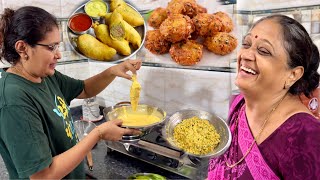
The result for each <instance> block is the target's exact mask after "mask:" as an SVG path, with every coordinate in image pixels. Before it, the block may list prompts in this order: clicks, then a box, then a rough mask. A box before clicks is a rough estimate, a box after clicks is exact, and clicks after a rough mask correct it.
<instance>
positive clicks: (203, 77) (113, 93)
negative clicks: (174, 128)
mask: <svg viewBox="0 0 320 180" xmlns="http://www.w3.org/2000/svg"><path fill="white" fill-rule="evenodd" d="M89 64H90V66H89V67H90V72H91V75H94V74H97V73H99V72H101V71H103V70H104V69H106V68H108V67H110V66H112V64H107V63H100V62H94V61H92V62H90V63H89ZM230 78H231V74H230V73H221V72H212V71H198V70H184V69H173V68H158V67H142V68H141V69H140V70H139V71H138V81H139V82H140V83H141V86H142V90H141V99H140V103H141V104H148V105H153V106H157V107H160V108H163V109H164V110H165V111H167V113H168V114H172V113H174V112H175V111H178V110H182V109H188V108H191V109H199V110H204V111H208V112H212V113H215V114H217V115H218V116H220V117H222V118H226V117H227V112H228V103H229V100H228V99H229V96H230V93H231V84H230V82H231V80H230ZM130 86H131V81H128V80H127V79H122V78H116V79H115V80H114V81H113V82H112V83H111V84H110V85H109V86H108V87H107V88H106V89H105V90H104V91H103V92H102V93H100V94H99V95H98V97H99V99H100V101H101V100H102V101H103V102H101V103H102V104H103V105H104V106H112V105H115V104H116V103H118V102H122V101H129V100H130V98H129V90H130Z"/></svg>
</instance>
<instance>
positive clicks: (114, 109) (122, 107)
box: [103, 102, 167, 141]
mask: <svg viewBox="0 0 320 180" xmlns="http://www.w3.org/2000/svg"><path fill="white" fill-rule="evenodd" d="M131 112H133V110H132V107H131V104H130V103H129V102H121V103H118V104H116V105H115V106H110V107H107V108H104V110H103V115H104V117H105V119H106V121H109V120H114V119H119V118H118V117H120V116H121V115H123V114H124V113H131ZM134 113H138V114H145V115H154V116H157V117H159V118H160V121H158V122H156V123H152V124H148V125H145V126H122V127H124V128H131V129H137V130H140V131H141V132H142V134H140V135H125V136H123V137H122V140H123V141H136V140H139V139H140V138H141V137H142V136H144V135H146V134H148V133H149V132H151V131H152V129H153V128H154V127H156V126H159V125H161V124H162V123H163V122H164V121H165V120H166V115H167V113H166V112H165V111H164V110H162V109H160V108H158V107H155V106H151V105H145V104H142V105H138V107H137V110H136V111H135V112H134Z"/></svg>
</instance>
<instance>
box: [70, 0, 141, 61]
mask: <svg viewBox="0 0 320 180" xmlns="http://www.w3.org/2000/svg"><path fill="white" fill-rule="evenodd" d="M104 2H106V4H107V6H108V7H110V2H111V1H110V0H107V1H104ZM85 4H86V3H84V4H82V5H81V6H80V7H78V8H77V9H76V10H75V11H74V12H73V13H72V14H71V16H72V15H74V14H77V13H80V12H83V13H84V12H85V11H84V6H85ZM127 5H129V6H130V7H131V8H133V9H134V10H136V11H137V12H139V11H138V10H137V9H136V8H135V7H134V6H133V5H131V4H128V3H127ZM108 10H109V8H108ZM109 11H110V10H109ZM139 14H140V13H139ZM71 16H70V17H71ZM70 17H69V18H70ZM95 21H98V22H99V23H105V21H104V18H102V17H101V18H100V19H97V20H96V19H94V22H95ZM66 28H67V34H68V41H69V43H70V44H71V47H72V49H73V50H74V51H75V52H76V53H77V54H79V55H81V56H83V57H85V58H89V57H86V56H85V55H84V54H82V53H81V52H80V51H79V49H78V48H77V43H76V41H75V40H76V38H77V37H78V36H79V35H77V34H74V33H73V32H72V31H71V30H70V29H69V28H68V26H67V27H66ZM146 28H147V25H146V22H145V21H144V24H143V25H142V26H138V27H135V29H136V30H137V31H138V33H139V34H140V36H141V40H142V42H141V45H140V47H139V48H138V49H135V48H133V47H132V46H131V45H130V48H131V52H132V53H131V54H130V55H128V56H123V55H120V54H118V53H117V54H116V55H115V56H113V58H112V59H111V60H109V61H112V62H120V61H124V60H127V59H130V58H131V57H132V56H134V55H135V54H136V53H137V52H138V51H139V50H140V49H141V48H142V47H143V46H144V41H145V36H146V32H147V29H146ZM88 34H91V35H93V36H94V37H95V34H94V30H93V28H90V29H89V31H88ZM89 59H91V58H89ZM93 60H94V59H93ZM106 62H107V61H106Z"/></svg>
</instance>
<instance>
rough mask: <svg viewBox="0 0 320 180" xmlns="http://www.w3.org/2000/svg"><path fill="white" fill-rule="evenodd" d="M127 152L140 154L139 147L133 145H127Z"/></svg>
mask: <svg viewBox="0 0 320 180" xmlns="http://www.w3.org/2000/svg"><path fill="white" fill-rule="evenodd" d="M129 152H131V153H132V154H135V155H138V156H140V155H141V153H142V152H141V149H140V148H138V147H134V146H130V147H129Z"/></svg>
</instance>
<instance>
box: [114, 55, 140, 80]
mask: <svg viewBox="0 0 320 180" xmlns="http://www.w3.org/2000/svg"><path fill="white" fill-rule="evenodd" d="M141 63H142V62H141V60H126V61H124V62H122V63H120V64H117V65H115V66H112V67H110V71H111V74H113V75H114V76H118V77H123V78H126V79H129V80H131V76H130V75H129V74H127V72H128V71H131V72H132V74H136V73H137V70H139V69H140V67H141Z"/></svg>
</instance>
